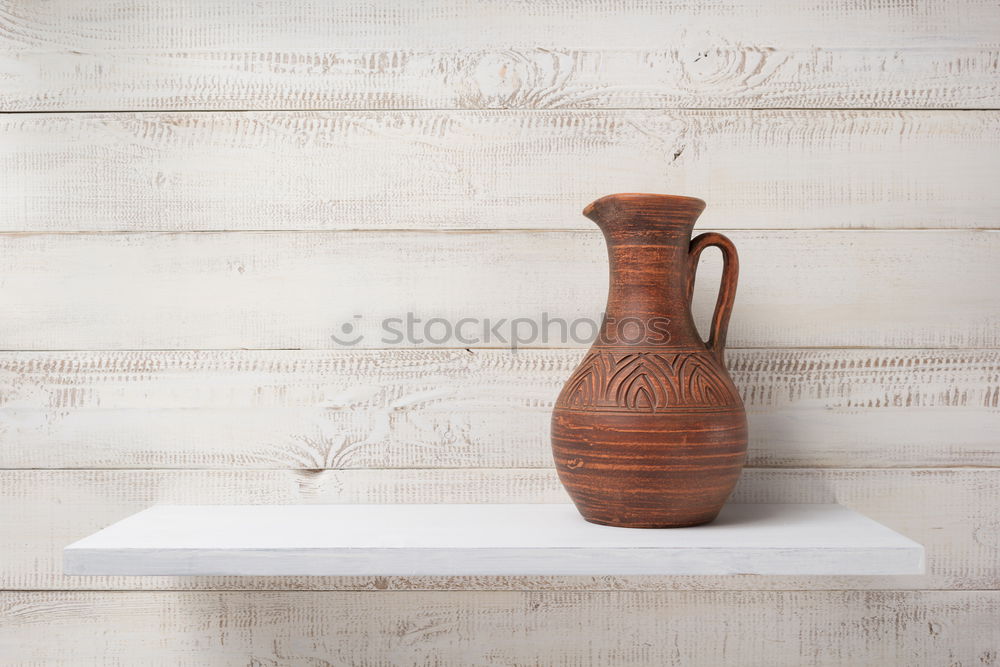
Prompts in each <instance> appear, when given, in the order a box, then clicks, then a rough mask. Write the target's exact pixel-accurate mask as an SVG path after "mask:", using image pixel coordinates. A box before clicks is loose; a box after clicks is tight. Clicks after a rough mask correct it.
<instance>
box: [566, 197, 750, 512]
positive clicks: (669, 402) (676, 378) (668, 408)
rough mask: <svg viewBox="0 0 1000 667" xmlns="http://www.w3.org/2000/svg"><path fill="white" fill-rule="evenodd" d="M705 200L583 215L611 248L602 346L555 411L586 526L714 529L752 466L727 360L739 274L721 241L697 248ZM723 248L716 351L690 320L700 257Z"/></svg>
mask: <svg viewBox="0 0 1000 667" xmlns="http://www.w3.org/2000/svg"><path fill="white" fill-rule="evenodd" d="M704 209H705V202H703V201H702V200H700V199H695V198H693V197H674V196H670V195H650V194H617V195H608V196H607V197H602V198H601V199H598V200H597V201H595V202H594V203H593V204H591V205H590V206H588V207H587V208H585V209H584V210H583V214H584V215H585V216H587V217H588V218H590V219H591V220H593V221H594V222H596V223H597V225H598V226H599V227H600V228H601V231H603V232H604V238H605V240H606V241H607V246H608V256H609V258H610V264H611V282H610V288H609V292H608V305H607V309H606V311H605V313H606V315H605V318H604V321H603V322H602V323H601V328H600V331H599V334H598V337H597V339H596V341H595V342H594V344H593V345H592V346H591V348H590V350H589V351H588V353H587V355H586V356H585V357H584V359H583V361H582V362H581V363H580V365H579V366H578V367H577V368H576V371H574V373H573V374H572V376H570V378H569V380H568V381H567V382H566V384H565V386H564V387H563V390H562V393H560V394H559V398H558V399H557V401H556V407H555V410H554V412H553V414H552V450H553V454H554V456H555V462H556V468H557V469H558V471H559V478H560V480H562V483H563V485H564V486H565V487H566V490H567V491H568V492H569V495H570V497H571V498H572V499H573V502H575V503H576V506H577V508H578V509H579V510H580V513H581V514H582V515H583V517H584V518H585V519H586V520H587V521H591V522H593V523H600V524H607V525H611V526H627V527H632V528H676V527H681V526H694V525H698V524H702V523H707V522H709V521H712V520H713V519H714V518H715V517H716V515H718V513H719V510H720V509H722V505H723V503H725V501H726V498H728V497H729V494H730V493H731V492H732V490H733V487H734V486H735V485H736V480H737V479H738V478H739V476H740V471H741V469H742V467H743V460H744V458H745V457H746V448H747V422H746V412H745V411H744V409H743V401H742V400H740V396H739V393H738V392H737V390H736V387H735V386H734V385H733V382H732V380H731V379H730V377H729V374H728V373H727V372H726V367H725V364H724V362H723V353H724V348H725V344H726V329H727V326H728V323H729V314H730V311H731V310H732V307H733V299H734V297H735V295H736V279H737V274H738V271H739V268H738V260H737V256H736V248H735V247H733V244H732V242H731V241H730V240H729V239H728V238H726V237H725V236H722V235H721V234H712V233H709V234H702V235H700V236H698V237H697V238H695V239H693V240H692V239H691V231H692V229H693V228H694V223H695V220H697V219H698V216H699V215H700V214H701V212H702V211H703V210H704ZM709 246H717V247H718V248H719V249H721V250H722V256H723V262H724V268H723V274H722V288H721V290H720V292H719V298H718V301H717V302H716V304H715V314H714V315H713V317H712V324H711V331H710V335H709V338H708V342H704V341H702V339H701V336H700V335H699V334H698V331H697V329H696V328H695V324H694V320H693V318H692V317H691V295H692V292H693V287H694V279H695V271H696V269H697V267H698V257H699V256H700V255H701V252H702V251H703V250H704V249H705V248H707V247H709Z"/></svg>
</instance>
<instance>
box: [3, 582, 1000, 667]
mask: <svg viewBox="0 0 1000 667" xmlns="http://www.w3.org/2000/svg"><path fill="white" fill-rule="evenodd" d="M901 610H905V611H901ZM0 615H2V617H3V618H4V619H5V621H6V622H5V623H4V624H3V625H2V626H0V650H2V651H3V652H4V654H5V661H6V662H7V664H11V665H40V664H45V665H71V666H74V667H75V666H76V665H80V664H84V663H87V664H89V663H91V662H94V663H96V662H101V663H115V664H129V665H171V666H174V665H199V666H200V665H206V664H211V665H277V664H303V665H304V664H309V665H348V664H350V665H360V664H365V665H369V664H371V665H376V664H377V665H389V664H393V665H416V664H420V665H431V664H433V665H462V666H465V665H529V664H530V665H591V664H599V665H657V666H659V665H684V666H685V667H686V666H689V665H695V666H699V665H704V666H707V667H719V666H723V665H758V664H760V665H763V664H766V665H775V666H781V665H787V666H789V667H798V666H800V665H805V664H808V665H830V666H839V665H859V666H861V665H867V666H871V667H890V666H900V667H902V666H909V665H945V664H950V665H990V664H992V663H993V662H994V661H995V659H996V656H997V654H998V650H1000V642H998V640H997V634H996V632H995V630H996V625H997V623H1000V593H997V592H992V591H991V592H983V591H979V592H970V593H962V594H957V593H954V592H947V591H926V592H861V591H843V592H806V591H789V592H718V591H716V592H707V591H702V592H673V593H608V592H601V593H539V592H533V593H524V592H504V593H498V592H492V593H476V594H470V593H381V594H378V595H373V594H370V593H349V592H337V593H315V592H313V593H307V592H282V593H238V592H230V593H167V592H161V593H145V594H139V593H99V592H85V593H68V592H61V593H44V592H30V593H29V592H26V593H4V594H2V596H0ZM42 624H44V627H45V641H39V642H25V641H24V637H25V636H26V635H29V634H33V633H35V632H37V631H38V628H39V627H40V625H42Z"/></svg>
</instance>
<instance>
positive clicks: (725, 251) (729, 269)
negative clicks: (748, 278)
mask: <svg viewBox="0 0 1000 667" xmlns="http://www.w3.org/2000/svg"><path fill="white" fill-rule="evenodd" d="M709 246H716V247H717V248H718V249H719V250H721V251H722V285H721V286H720V287H719V298H718V299H717V300H716V301H715V312H714V313H713V314H712V328H711V331H710V333H709V336H708V342H706V343H705V347H707V348H708V349H709V351H710V352H712V353H713V354H715V356H716V357H717V358H718V359H719V361H720V362H722V361H723V355H724V354H725V348H726V332H727V331H728V330H729V315H730V313H732V310H733V302H734V301H735V299H736V281H737V279H738V278H739V274H740V260H739V256H738V255H737V254H736V246H734V245H733V242H732V241H730V240H729V239H728V238H726V237H725V236H723V235H722V234H716V233H715V232H706V233H705V234H701V235H699V236H696V237H695V238H693V239H691V246H690V248H689V249H688V283H687V300H688V304H689V305H690V303H691V298H692V296H694V278H695V275H696V274H697V273H698V258H699V257H701V251H702V250H704V249H705V248H708V247H709Z"/></svg>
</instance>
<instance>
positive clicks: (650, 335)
mask: <svg viewBox="0 0 1000 667" xmlns="http://www.w3.org/2000/svg"><path fill="white" fill-rule="evenodd" d="M704 208H705V202H703V201H701V200H700V199H695V198H693V197H674V196H670V195H646V194H618V195H608V196H607V197H602V198H601V199H598V200H597V201H595V202H594V203H592V204H591V205H590V206H588V207H587V208H585V209H584V211H583V214H584V215H585V216H587V217H588V218H590V219H591V220H593V221H594V222H595V223H597V225H598V227H600V228H601V231H602V232H603V233H604V238H605V240H606V242H607V246H608V260H609V264H610V270H611V276H610V283H609V288H608V304H607V309H606V310H605V320H604V322H603V323H602V325H601V332H600V335H599V337H598V339H597V342H596V343H595V347H628V348H684V347H695V348H704V343H703V342H702V340H701V337H700V336H699V335H698V331H697V329H696V328H695V326H694V321H693V319H692V317H691V304H690V302H689V301H688V277H689V275H690V266H689V263H690V262H689V255H688V250H689V247H690V243H691V233H692V230H693V229H694V224H695V221H696V220H697V219H698V216H699V215H700V214H701V212H702V211H703V210H704Z"/></svg>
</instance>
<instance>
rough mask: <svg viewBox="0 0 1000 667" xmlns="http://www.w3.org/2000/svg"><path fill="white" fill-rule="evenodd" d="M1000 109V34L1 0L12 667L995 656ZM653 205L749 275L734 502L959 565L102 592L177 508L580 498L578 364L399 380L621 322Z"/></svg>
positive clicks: (728, 11) (962, 7)
mask: <svg viewBox="0 0 1000 667" xmlns="http://www.w3.org/2000/svg"><path fill="white" fill-rule="evenodd" d="M998 109H1000V6H998V3H997V2H996V1H995V0H961V1H959V2H955V1H953V0H927V1H925V2H920V3H913V2H908V1H906V0H884V1H881V2H867V1H863V0H830V1H829V2H823V3H802V2H798V1H797V0H778V1H776V2H772V1H765V0H725V1H724V2H718V3H708V2H704V3H680V2H677V3H673V2H671V3H667V2H653V1H652V0H634V1H624V2H620V1H615V2H610V1H608V0H541V1H538V2H530V3H507V4H483V3H478V2H471V1H469V0H433V2H427V3H406V2H397V1H395V0H367V1H362V0H350V1H349V2H340V3H315V2H309V1H308V0H289V1H288V2H283V3H263V4H260V5H254V6H253V7H249V6H248V5H246V4H245V3H242V2H239V1H238V0H209V1H204V2H195V1H193V0H170V1H167V2H162V1H157V2H153V1H152V0H134V1H130V2H124V1H122V0H101V1H98V2H82V1H79V0H54V1H51V2H46V3H38V2H33V1H32V0H6V1H4V2H0V112H18V113H0V544H2V545H3V546H2V547H0V590H5V591H6V592H3V593H0V618H2V619H3V621H2V622H0V655H2V656H3V661H4V662H5V663H10V664H25V665H29V664H46V665H50V664H73V665H76V664H80V663H88V662H90V663H101V662H105V663H114V662H119V663H128V664H170V665H175V664H198V665H201V664H205V663H208V662H210V663H213V664H248V663H250V664H297V663H303V662H315V663H318V664H323V663H324V661H325V662H327V663H334V664H336V663H337V662H338V661H339V662H341V663H343V662H355V663H358V662H361V663H364V662H367V663H371V664H380V663H389V662H396V663H403V664H406V663H412V662H423V663H430V662H434V661H436V663H437V664H510V663H516V664H574V665H583V664H592V663H593V664H609V665H610V664H657V665H662V664H683V665H698V664H706V665H713V666H715V665H724V664H747V663H756V664H761V663H763V664H769V665H802V664H831V665H835V664H837V665H839V664H857V665H879V666H880V667H881V666H884V665H913V664H935V665H936V664H964V665H969V664H976V665H980V664H986V665H988V664H992V663H993V662H996V661H997V660H998V655H1000V638H998V637H997V635H996V633H995V632H992V630H993V629H994V628H996V627H997V626H998V625H1000V606H998V595H1000V593H998V592H997V590H998V588H1000V540H998V537H997V536H998V535H1000V523H998V522H997V518H996V517H997V514H998V510H1000V470H998V468H997V465H998V461H997V459H998V455H1000V370H998V362H997V354H998V352H997V348H998V346H1000V338H998V335H997V331H998V330H1000V326H998V325H1000V297H998V294H1000V292H998V289H997V286H998V285H1000V244H998V239H1000V236H998V235H997V231H996V230H998V229H1000V189H998V188H997V187H996V173H997V172H998V171H1000V157H998V156H1000V150H998V149H1000V110H998ZM628 190H631V191H637V190H638V191H642V190H646V191H659V192H674V193H679V194H680V193H683V194H690V195H695V196H701V197H703V198H705V199H706V200H707V201H708V203H709V208H708V210H707V211H706V213H705V215H704V217H703V219H702V221H701V222H700V224H699V228H701V229H724V230H728V231H727V232H726V233H727V234H730V235H731V236H732V237H733V239H734V240H735V242H736V244H737V246H738V247H739V249H740V252H741V257H742V260H743V267H742V268H743V275H742V282H741V285H740V290H739V295H738V298H737V312H736V313H735V314H734V320H733V327H732V332H731V335H730V341H731V343H732V344H733V345H734V346H735V347H736V348H737V349H734V350H732V351H731V352H730V354H729V358H728V361H729V365H730V368H731V370H732V372H733V375H734V378H735V379H736V381H737V383H738V384H739V385H740V387H741V390H742V393H743V395H744V398H745V400H746V402H747V405H748V408H749V412H750V420H751V434H752V435H751V438H752V442H751V453H750V466H751V467H750V468H749V469H748V470H747V472H746V474H745V476H744V479H743V480H742V482H741V484H740V486H739V489H738V490H737V494H736V495H737V498H738V499H739V500H742V501H744V502H841V503H843V504H845V505H848V506H850V507H853V508H854V509H857V510H858V511H861V512H864V513H866V514H868V515H869V516H872V517H874V518H876V519H877V520H879V521H882V522H884V523H885V524H887V525H889V526H890V527H892V528H894V529H896V530H898V531H900V532H902V533H904V534H906V535H908V536H909V537H912V538H914V539H916V540H918V541H920V542H922V543H923V544H925V545H926V547H927V554H928V564H929V569H928V573H927V574H926V575H924V576H921V577H873V578H850V577H816V578H799V577H653V578H641V577H632V578H629V577H589V578H585V577H534V578H504V577H492V578H475V577H452V578H428V577H424V578H419V577H415V578H365V577H352V578H316V579H301V578H299V579H296V578H278V579H263V578H245V579H239V578H205V577H198V578H123V577H84V578H68V577H65V576H63V575H62V574H61V567H60V560H59V552H60V550H61V548H62V547H63V546H64V545H65V544H67V543H69V542H71V541H73V540H75V539H77V538H79V537H82V536H83V535H85V534H88V533H90V532H92V531H93V530H95V529H97V528H100V527H101V526H103V525H106V524H107V523H110V522H112V521H115V520H117V519H120V518H122V517H124V516H126V515H128V514H130V513H132V512H134V511H137V510H139V509H142V508H144V507H146V506H148V505H150V504H153V503H157V502H175V503H176V502H182V503H183V502H209V503H211V502H236V503H301V502H536V501H537V502H555V501H562V500H564V499H565V496H564V495H563V492H562V491H561V488H560V487H559V485H558V483H557V481H556V479H555V476H554V473H553V471H552V470H551V464H550V460H549V458H548V441H547V421H548V410H549V409H550V407H551V402H552V400H553V398H554V396H555V393H556V392H557V390H558V387H559V385H560V384H561V382H562V379H563V378H564V377H565V376H566V375H568V373H569V371H570V369H571V368H572V366H573V365H574V364H575V361H576V359H578V358H579V355H580V354H581V350H579V349H562V348H565V347H566V345H563V344H561V343H556V344H552V343H542V344H540V345H537V344H536V345H534V347H542V348H547V349H530V350H521V351H519V352H518V353H517V354H516V355H513V354H510V353H509V352H507V351H504V350H493V349H485V348H488V347H491V346H490V345H487V344H485V343H483V344H471V345H468V346H466V345H454V346H452V347H453V348H454V349H408V348H412V347H421V345H420V344H416V343H414V344H410V345H406V346H399V347H395V348H393V349H361V348H366V347H371V348H385V347H386V346H385V345H383V344H381V343H380V342H379V341H378V340H377V339H376V338H377V335H378V333H379V332H378V331H377V330H376V329H377V325H378V321H379V319H381V318H382V317H389V316H399V315H402V314H405V312H406V311H407V310H412V311H415V312H418V315H419V314H423V315H424V316H425V317H432V316H450V317H456V316H478V317H493V318H496V317H511V316H515V317H516V316H527V317H538V316H540V315H541V313H542V312H548V313H550V314H551V315H553V316H563V317H577V316H585V317H594V316H596V315H597V314H598V313H599V312H600V309H601V307H602V305H603V299H604V289H605V283H606V264H605V262H606V260H605V258H604V250H603V246H602V241H601V239H600V237H599V235H598V234H596V233H595V232H594V230H593V228H592V226H591V225H590V223H589V222H588V221H586V220H585V219H583V218H582V217H581V216H580V215H579V210H580V209H581V208H582V206H583V205H584V204H586V203H588V202H589V201H590V200H592V199H594V198H596V197H597V196H600V195H603V194H607V193H609V192H614V191H628ZM706 264H707V266H705V267H704V269H707V270H703V272H702V273H701V275H700V284H699V292H698V295H697V302H696V310H697V312H698V316H699V318H700V319H701V321H704V320H705V319H706V317H707V309H708V307H709V306H710V305H711V303H712V301H713V299H714V289H715V285H716V284H717V264H718V260H717V258H715V257H710V258H708V259H707V260H706ZM359 313H361V314H363V315H364V320H363V322H362V323H361V326H362V329H361V330H362V332H363V333H365V334H366V336H367V338H366V339H365V341H364V342H363V343H361V344H359V345H358V346H356V347H355V348H351V349H346V348H339V349H338V346H337V345H336V344H335V343H334V342H333V341H332V340H331V339H330V334H332V333H335V332H336V327H338V326H339V325H340V324H342V323H343V322H345V321H354V320H353V317H354V315H356V314H359ZM364 327H367V328H364ZM464 347H469V348H470V349H469V351H466V350H464V349H462V348H464ZM529 347H532V346H531V345H529ZM285 348H302V349H285ZM739 348H743V349H739ZM318 529H322V527H318ZM702 589H705V590H702ZM185 591H187V592H185ZM223 591H224V592H223ZM371 591H382V593H380V594H378V595H375V594H372V593H371ZM386 591H391V592H386ZM359 619H360V620H359ZM484 647H487V648H484Z"/></svg>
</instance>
